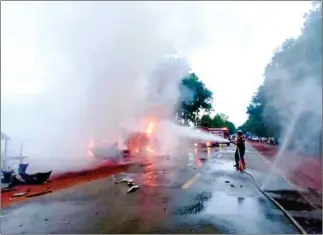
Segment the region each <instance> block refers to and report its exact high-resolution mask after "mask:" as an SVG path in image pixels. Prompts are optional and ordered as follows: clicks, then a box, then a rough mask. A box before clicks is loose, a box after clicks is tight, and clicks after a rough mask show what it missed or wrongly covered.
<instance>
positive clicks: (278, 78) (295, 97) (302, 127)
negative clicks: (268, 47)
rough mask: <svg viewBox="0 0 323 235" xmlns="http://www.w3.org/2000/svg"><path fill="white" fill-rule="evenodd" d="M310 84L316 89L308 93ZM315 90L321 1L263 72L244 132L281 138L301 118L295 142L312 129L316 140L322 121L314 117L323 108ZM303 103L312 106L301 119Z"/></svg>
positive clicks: (318, 70) (319, 77)
mask: <svg viewBox="0 0 323 235" xmlns="http://www.w3.org/2000/svg"><path fill="white" fill-rule="evenodd" d="M309 84H314V85H313V86H312V87H310V86H308V87H309V88H308V89H307V90H308V91H310V92H308V91H307V93H306V92H304V90H305V91H306V88H304V85H309ZM315 86H316V87H320V86H322V2H321V1H316V2H314V3H313V9H312V10H311V11H310V12H309V13H308V14H307V15H305V16H304V25H303V28H302V31H301V35H300V36H299V37H297V38H291V39H287V40H285V41H284V42H283V43H282V45H281V46H280V47H279V48H278V49H277V50H276V51H275V53H274V55H273V57H272V59H271V61H270V63H268V65H267V66H266V68H265V70H264V82H263V84H262V85H261V86H260V87H259V89H258V91H257V93H256V94H255V96H254V97H253V99H252V101H251V103H250V105H249V106H248V107H247V114H248V119H247V121H246V122H245V123H244V124H243V125H242V126H241V129H242V130H244V131H248V132H252V133H255V134H257V135H259V136H263V135H267V136H277V137H279V136H281V135H282V134H284V131H286V126H290V125H291V124H290V123H291V120H293V118H294V116H296V118H297V116H299V118H298V120H296V125H297V128H295V131H294V132H293V138H298V136H299V137H301V136H302V135H303V136H304V133H309V129H317V130H318V131H317V132H316V133H315V135H314V134H313V136H312V139H316V137H317V136H320V135H321V131H320V126H321V125H322V123H321V121H320V124H319V123H317V125H316V128H314V126H313V124H312V123H313V120H315V121H317V122H318V119H320V118H321V117H320V118H316V119H314V118H313V116H315V115H316V117H319V115H318V113H319V110H321V107H318V106H321V105H322V104H321V103H320V102H319V101H316V99H318V97H321V95H320V94H321V92H322V91H321V90H318V89H315V90H313V89H311V88H313V87H315ZM302 87H303V89H302ZM312 97H314V98H312ZM303 100H309V101H310V102H309V103H308V104H306V105H303V106H305V108H304V110H303V111H302V112H303V113H304V112H305V111H306V112H305V113H306V114H302V115H298V114H297V112H299V106H300V103H302V101H303ZM318 100H320V99H318ZM313 103H314V105H313ZM311 125H312V126H311ZM317 138H319V137H317ZM320 145H322V141H320Z"/></svg>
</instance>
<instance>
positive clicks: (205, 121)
mask: <svg viewBox="0 0 323 235" xmlns="http://www.w3.org/2000/svg"><path fill="white" fill-rule="evenodd" d="M197 124H198V126H200V127H210V128H223V127H226V128H228V130H229V132H230V133H231V134H233V133H235V132H236V130H237V129H236V127H235V125H234V124H233V123H232V122H230V121H229V120H228V116H227V115H225V114H216V115H214V117H213V118H212V117H211V116H210V115H209V114H205V115H203V116H202V117H201V118H200V119H199V121H198V122H197Z"/></svg>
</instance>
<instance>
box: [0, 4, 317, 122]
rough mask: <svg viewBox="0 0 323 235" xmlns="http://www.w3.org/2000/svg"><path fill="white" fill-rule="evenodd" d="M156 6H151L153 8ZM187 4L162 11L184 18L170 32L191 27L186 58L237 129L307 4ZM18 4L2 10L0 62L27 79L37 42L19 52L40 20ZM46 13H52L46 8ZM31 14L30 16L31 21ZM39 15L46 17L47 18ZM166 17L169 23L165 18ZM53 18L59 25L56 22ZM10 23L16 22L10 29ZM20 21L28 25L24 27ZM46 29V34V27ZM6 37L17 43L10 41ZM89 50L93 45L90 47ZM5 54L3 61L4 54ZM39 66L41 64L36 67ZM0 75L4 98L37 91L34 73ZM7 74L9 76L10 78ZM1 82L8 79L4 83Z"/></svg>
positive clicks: (297, 27)
mask: <svg viewBox="0 0 323 235" xmlns="http://www.w3.org/2000/svg"><path fill="white" fill-rule="evenodd" d="M6 4H8V2H7V3H6ZM25 4H29V3H28V2H27V3H25ZM34 4H35V5H36V4H37V3H34ZM63 4H65V5H66V6H68V7H70V8H69V9H73V7H74V6H72V3H67V2H65V3H60V6H59V7H60V8H62V9H63V8H64V6H63ZM93 4H94V3H93ZM158 4H159V3H157V2H156V3H155V5H158ZM187 4H190V5H188V7H187V8H185V7H183V5H182V3H176V4H175V5H173V8H172V9H171V8H170V7H168V8H167V7H166V8H165V9H166V10H167V11H165V12H167V14H168V12H170V11H171V13H173V15H172V17H173V16H176V15H180V16H181V17H184V18H182V19H180V20H179V21H178V22H174V19H175V18H170V19H171V20H172V21H171V23H170V24H168V27H172V26H174V28H175V29H178V28H184V26H185V27H188V28H191V31H192V32H193V33H190V34H188V35H187V34H185V37H184V36H183V38H182V41H183V40H184V41H185V40H186V39H188V38H189V39H190V41H192V40H191V39H192V38H193V39H194V40H193V41H196V46H195V47H194V50H193V49H192V50H189V52H188V54H187V57H188V59H189V62H190V64H191V67H192V68H193V70H194V72H196V73H197V75H198V76H199V77H200V78H201V79H202V80H203V81H204V82H205V84H206V85H207V86H208V87H209V88H210V89H211V90H212V91H213V93H214V108H215V111H216V112H221V113H225V114H226V115H228V116H229V118H230V120H231V121H233V122H234V123H235V124H236V125H241V124H242V123H243V122H244V121H245V120H246V118H247V116H246V107H247V105H248V104H249V102H250V100H251V98H252V96H253V94H254V93H255V92H256V90H257V87H258V86H259V85H260V84H261V82H262V74H263V71H264V68H265V66H266V64H267V63H268V62H269V61H270V58H271V56H272V53H273V50H274V49H275V48H277V47H278V46H279V45H280V44H281V43H282V42H283V41H284V40H285V39H286V38H288V37H291V36H297V35H298V34H299V33H300V28H301V25H302V21H303V15H304V13H305V12H306V11H308V9H309V8H310V6H311V5H310V4H311V3H310V2H308V1H307V2H301V1H295V2H291V1H289V2H281V1H274V2H269V1H264V2H256V1H255V2H252V1H248V2H231V1H229V2H217V1H214V2H212V1H207V2H202V1H201V2H191V3H187ZM1 5H3V3H1ZM18 5H19V4H18V3H16V6H17V7H16V8H15V9H14V11H11V13H10V11H7V13H6V11H5V10H4V9H3V7H2V9H1V13H2V14H1V18H2V22H1V26H2V27H1V31H3V28H4V27H3V26H5V27H6V29H7V31H5V33H3V32H2V37H1V43H2V44H3V37H6V36H7V38H6V40H7V44H6V45H11V46H10V50H9V52H8V50H7V57H6V60H4V61H3V60H1V65H2V69H3V70H4V71H5V72H6V71H9V70H10V71H14V74H15V76H21V77H24V78H26V77H28V76H26V72H23V71H27V70H28V71H29V70H30V71H31V70H39V68H40V67H39V66H35V67H33V68H31V67H32V63H33V59H32V57H30V56H31V55H33V49H32V47H30V45H33V46H34V45H35V42H32V41H31V43H34V44H30V45H29V47H27V46H26V47H23V46H22V45H23V43H22V42H23V41H22V40H27V39H28V38H29V39H30V40H31V39H33V37H36V36H35V35H33V34H32V32H33V31H32V28H33V24H35V25H36V24H37V23H39V24H40V23H41V20H39V18H38V20H35V19H34V20H32V19H27V18H22V17H21V18H19V17H20V15H22V13H25V11H27V9H26V8H24V6H23V7H22V5H20V6H19V7H18ZM57 5H58V4H57ZM7 9H8V7H7ZM12 9H13V8H12ZM12 9H11V10H12ZM35 9H36V8H35ZM62 9H61V11H62ZM66 9H67V8H66ZM47 10H48V12H50V11H49V10H50V8H48V9H47ZM155 10H156V9H155ZM58 12H59V11H58ZM3 13H6V14H5V16H3ZM13 13H14V14H13ZM38 13H39V11H38ZM63 13H64V12H63ZM65 13H68V14H67V15H69V16H70V17H71V18H73V17H72V14H73V12H72V11H70V12H68V10H66V11H65ZM171 13H170V14H171ZM177 13H178V14H177ZM27 15H28V14H27ZM32 15H33V14H29V16H32ZM40 15H41V14H40ZM43 15H44V16H46V13H43ZM38 17H39V15H38ZM94 17H95V14H94ZM62 18H64V17H62ZM164 18H165V19H167V17H166V16H164ZM55 19H57V20H58V18H57V17H56V18H55ZM4 20H5V21H4ZM60 20H61V21H62V20H63V19H60ZM3 21H4V23H3ZM14 22H19V23H17V24H14ZM23 22H25V24H26V25H27V26H26V25H25V26H23V24H22V23H23ZM26 22H29V23H26ZM176 24H177V25H176ZM178 24H180V27H178ZM166 25H167V24H166ZM175 25H176V27H177V28H176V27H175ZM19 27H20V28H19ZM175 29H174V32H175V31H176V30H175ZM47 30H48V32H49V31H50V28H48V29H47ZM140 30H142V29H140ZM191 31H190V32H191ZM19 32H20V34H19ZM179 32H180V33H178V35H177V36H178V37H180V36H181V34H182V33H181V31H179ZM22 35H24V36H22ZM174 35H176V34H174ZM183 35H184V34H183ZM10 37H15V38H14V40H13V38H10ZM24 37H26V38H24ZM18 39H20V45H19V46H20V47H18V46H17V45H18V44H17V45H15V44H14V43H13V41H19V40H18ZM21 46H22V47H21ZM89 46H91V45H90V44H89ZM8 48H9V47H6V46H3V48H2V49H3V51H5V52H6V49H8ZM17 48H18V49H17ZM38 49H39V48H38ZM3 51H2V53H1V54H2V57H3V53H5V52H3ZM28 56H29V57H28ZM49 56H51V55H49ZM10 58H11V60H10ZM30 58H31V59H30ZM42 62H43V61H40V64H42ZM21 71H22V72H21ZM20 72H21V73H20ZM38 72H39V71H38ZM1 73H2V74H1V75H2V79H1V85H2V86H1V90H2V95H3V94H4V93H6V92H7V93H8V92H9V93H22V92H24V93H28V94H32V93H34V92H37V91H38V90H39V89H41V83H39V84H38V83H37V79H35V76H34V75H35V74H38V73H35V71H33V72H30V74H32V75H33V76H29V78H30V80H28V81H27V80H26V79H25V80H24V83H20V85H19V84H18V83H17V82H14V83H10V79H11V78H10V79H9V77H10V75H9V76H4V72H3V71H2V72H1ZM6 74H7V75H8V73H6ZM40 74H41V73H40ZM11 75H12V74H11ZM4 77H6V78H5V79H3V78H4ZM41 79H44V78H41ZM4 81H6V84H5V86H3V84H4ZM26 81H27V82H26Z"/></svg>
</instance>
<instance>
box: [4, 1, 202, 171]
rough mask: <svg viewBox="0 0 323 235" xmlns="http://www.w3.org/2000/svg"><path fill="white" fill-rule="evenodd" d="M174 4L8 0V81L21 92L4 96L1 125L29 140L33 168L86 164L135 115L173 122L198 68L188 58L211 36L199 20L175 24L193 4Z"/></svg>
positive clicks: (26, 145)
mask: <svg viewBox="0 0 323 235" xmlns="http://www.w3.org/2000/svg"><path fill="white" fill-rule="evenodd" d="M174 4H179V3H168V2H163V3H160V4H156V3H150V2H37V3H36V2H24V3H22V2H12V3H9V2H6V3H2V4H1V5H2V8H1V17H2V20H1V24H2V25H1V30H2V37H1V40H2V42H1V43H2V48H3V50H2V52H1V53H2V55H1V57H2V60H1V63H2V65H1V67H2V69H1V73H2V74H1V76H2V84H1V85H2V86H3V87H5V88H7V89H6V92H7V91H8V90H11V92H7V93H6V92H4V93H3V94H2V107H1V119H2V121H1V129H2V131H4V132H5V133H7V134H8V135H9V136H10V137H11V138H12V139H13V140H22V141H23V143H24V146H23V147H24V149H23V153H24V155H27V156H30V157H31V158H30V160H29V162H30V163H33V164H31V167H32V166H33V167H34V168H35V169H36V168H37V169H41V170H45V168H46V169H47V168H50V169H54V170H58V171H65V170H71V169H80V168H82V167H86V166H87V165H88V164H89V163H91V159H90V158H86V153H87V149H88V147H89V145H91V144H93V142H96V141H100V140H103V139H104V140H106V141H107V142H114V141H115V140H116V139H117V138H118V136H120V130H121V126H122V125H123V123H125V122H127V121H128V120H129V119H136V118H140V117H144V116H147V115H148V114H151V113H154V115H157V116H158V118H164V119H169V118H170V116H171V114H173V113H174V110H175V109H176V108H177V104H178V99H179V97H180V94H179V90H178V85H179V82H180V80H181V78H183V76H185V75H186V74H187V73H188V72H189V70H190V68H189V65H188V63H187V61H186V60H185V53H186V52H188V51H190V50H194V48H195V47H196V46H197V45H198V43H200V42H201V41H202V40H203V35H202V34H201V31H200V30H199V29H198V27H197V25H198V24H197V25H196V27H195V25H192V26H190V27H188V26H185V27H184V26H183V25H185V24H176V23H174V22H178V21H185V19H186V17H187V14H186V15H185V14H184V12H185V11H187V10H189V9H192V5H190V4H186V5H183V6H184V7H183V8H176V9H179V10H176V11H175V10H171V9H175V8H172V5H174ZM195 12H197V13H196V14H197V17H196V19H195V22H198V13H199V11H198V10H196V9H195ZM193 15H194V14H193ZM193 15H190V17H192V16H193ZM172 54H177V55H180V57H177V58H170V56H169V55H172ZM18 85H19V86H18ZM27 88H28V89H27ZM19 90H20V91H24V90H26V91H27V90H28V91H32V92H31V93H32V94H29V95H28V94H21V92H20V94H17V93H16V94H15V93H14V92H17V91H19ZM25 93H26V92H25ZM157 110H158V112H156V111H157ZM13 142H14V141H13ZM16 145H17V144H15V143H12V146H11V148H10V147H9V151H10V149H11V152H9V154H18V151H17V148H16V147H14V146H16Z"/></svg>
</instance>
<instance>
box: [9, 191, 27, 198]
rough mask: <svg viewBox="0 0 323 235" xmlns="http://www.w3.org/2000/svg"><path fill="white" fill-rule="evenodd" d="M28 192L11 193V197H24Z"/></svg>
mask: <svg viewBox="0 0 323 235" xmlns="http://www.w3.org/2000/svg"><path fill="white" fill-rule="evenodd" d="M27 193H28V192H20V193H14V194H12V195H11V197H22V196H25V195H27Z"/></svg>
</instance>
